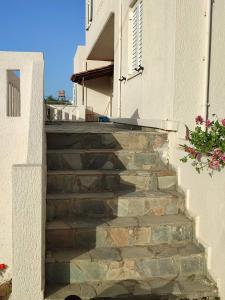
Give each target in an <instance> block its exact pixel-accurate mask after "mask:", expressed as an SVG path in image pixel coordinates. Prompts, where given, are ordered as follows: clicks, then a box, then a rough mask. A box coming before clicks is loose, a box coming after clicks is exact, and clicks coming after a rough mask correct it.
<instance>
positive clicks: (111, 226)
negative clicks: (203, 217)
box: [46, 215, 193, 249]
mask: <svg viewBox="0 0 225 300" xmlns="http://www.w3.org/2000/svg"><path fill="white" fill-rule="evenodd" d="M46 238H47V248H48V249H52V248H76V249H92V248H99V247H126V246H134V245H157V244H163V243H168V244H172V243H178V242H180V243H184V242H188V241H192V240H193V222H192V221H191V220H190V219H188V218H187V217H185V216H184V215H169V216H160V217H157V216H142V217H118V218H115V219H110V218H108V219H107V218H96V219H93V218H90V219H88V218H82V219H79V218H74V219H72V220H69V219H68V218H66V219H65V220H54V221H51V222H48V223H47V232H46Z"/></svg>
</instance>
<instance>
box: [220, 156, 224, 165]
mask: <svg viewBox="0 0 225 300" xmlns="http://www.w3.org/2000/svg"><path fill="white" fill-rule="evenodd" d="M220 158H221V160H222V161H223V162H224V163H225V154H223V155H222V156H221V157H220Z"/></svg>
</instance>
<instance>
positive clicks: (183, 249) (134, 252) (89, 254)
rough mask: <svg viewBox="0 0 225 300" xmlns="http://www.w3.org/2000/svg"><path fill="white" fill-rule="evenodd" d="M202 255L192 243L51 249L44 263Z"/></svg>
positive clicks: (198, 247)
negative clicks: (87, 248) (88, 248)
mask: <svg viewBox="0 0 225 300" xmlns="http://www.w3.org/2000/svg"><path fill="white" fill-rule="evenodd" d="M196 255H204V248H203V247H202V246H201V245H197V244H194V243H186V244H175V243H174V244H172V245H168V244H161V245H155V246H133V247H117V248H115V247H112V248H108V247H101V248H94V249H91V250H87V251H83V250H77V249H71V248H65V249H52V250H48V251H47V254H46V263H68V262H73V261H89V262H96V261H101V262H104V261H105V262H106V261H118V262H119V261H123V260H128V259H135V260H136V259H137V260H138V259H144V258H148V259H160V258H162V259H163V258H168V257H178V256H180V257H182V256H196Z"/></svg>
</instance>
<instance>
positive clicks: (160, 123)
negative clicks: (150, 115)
mask: <svg viewBox="0 0 225 300" xmlns="http://www.w3.org/2000/svg"><path fill="white" fill-rule="evenodd" d="M110 120H111V121H112V122H114V123H120V124H128V125H136V126H143V127H152V128H157V129H162V130H166V131H178V128H179V122H176V121H170V120H154V119H152V120H151V119H131V118H111V119H110Z"/></svg>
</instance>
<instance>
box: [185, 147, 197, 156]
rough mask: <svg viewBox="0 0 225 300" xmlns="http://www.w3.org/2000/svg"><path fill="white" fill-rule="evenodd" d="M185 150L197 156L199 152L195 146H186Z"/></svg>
mask: <svg viewBox="0 0 225 300" xmlns="http://www.w3.org/2000/svg"><path fill="white" fill-rule="evenodd" d="M185 152H188V153H190V154H191V155H193V156H194V157H196V155H197V154H198V153H197V152H196V151H195V149H194V148H192V147H185Z"/></svg>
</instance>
